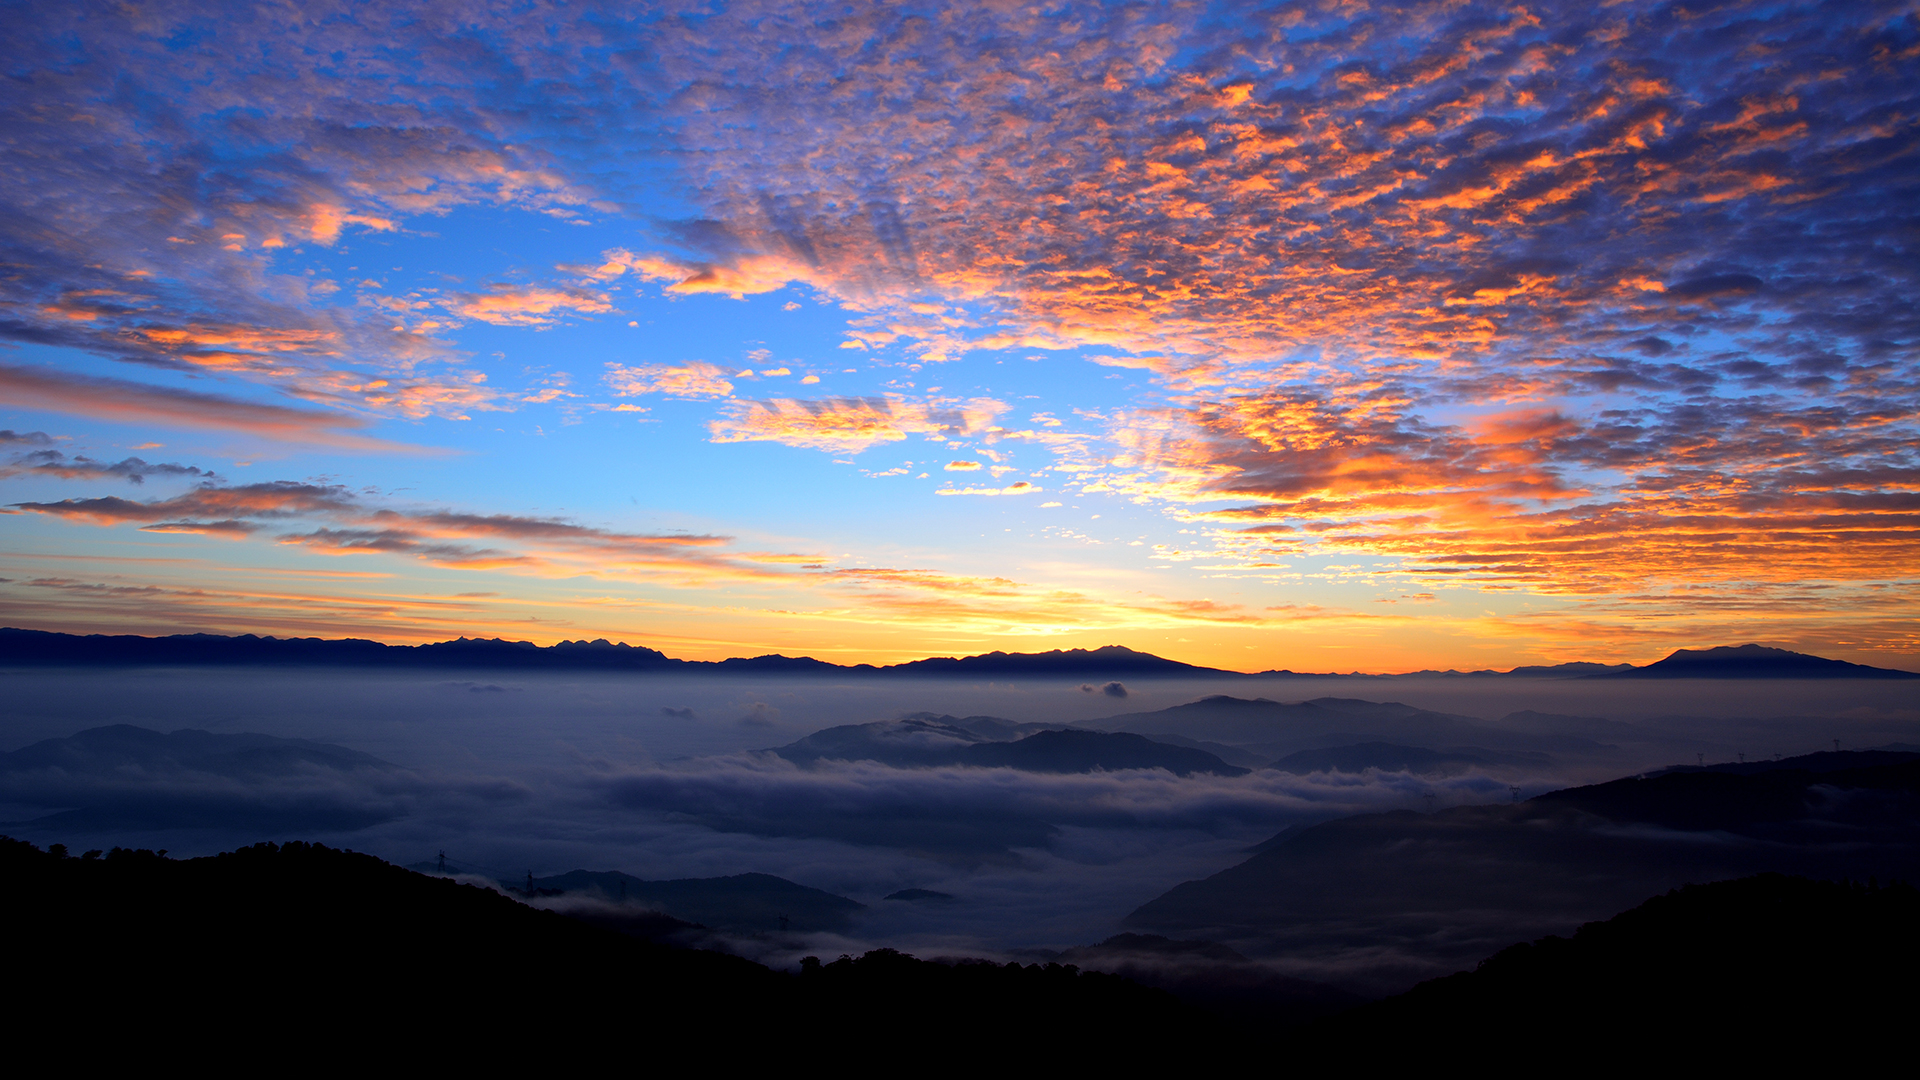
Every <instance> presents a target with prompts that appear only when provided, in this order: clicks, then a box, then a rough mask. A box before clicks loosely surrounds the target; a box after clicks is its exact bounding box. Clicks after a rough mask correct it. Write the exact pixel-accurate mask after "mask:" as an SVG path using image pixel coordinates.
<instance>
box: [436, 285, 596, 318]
mask: <svg viewBox="0 0 1920 1080" xmlns="http://www.w3.org/2000/svg"><path fill="white" fill-rule="evenodd" d="M447 310H448V311H451V312H452V313H453V314H454V315H457V316H459V317H460V318H463V319H476V320H478V321H480V322H484V323H491V324H493V325H494V326H532V327H548V326H553V325H556V324H557V323H558V322H559V321H560V319H561V318H563V317H564V316H567V315H605V314H607V313H609V312H611V311H612V310H613V303H612V301H610V300H609V299H608V298H607V297H606V296H605V295H604V294H601V293H592V292H588V291H586V290H584V289H564V288H556V287H552V286H538V285H496V286H494V287H493V288H492V289H491V290H489V291H487V292H484V293H464V294H461V295H458V296H455V297H452V298H450V299H449V300H448V301H447Z"/></svg>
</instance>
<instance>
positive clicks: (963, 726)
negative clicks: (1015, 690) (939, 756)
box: [900, 712, 1059, 742]
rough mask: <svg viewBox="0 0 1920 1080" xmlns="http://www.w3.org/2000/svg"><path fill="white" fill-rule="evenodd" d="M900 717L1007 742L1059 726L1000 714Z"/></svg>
mask: <svg viewBox="0 0 1920 1080" xmlns="http://www.w3.org/2000/svg"><path fill="white" fill-rule="evenodd" d="M900 719H902V720H925V721H927V722H929V723H934V724H945V725H946V726H948V727H953V728H959V729H960V730H962V731H970V732H972V733H973V734H975V735H978V736H980V737H981V738H982V739H989V740H992V741H995V742H1007V741H1010V740H1012V739H1017V738H1019V737H1020V736H1022V735H1031V734H1033V733H1034V732H1036V731H1046V730H1047V729H1048V728H1050V727H1058V726H1059V725H1057V724H1040V723H1025V724H1023V723H1020V722H1018V721H1015V720H1006V719H1002V718H1001V717H998V716H949V715H947V714H945V713H930V712H917V713H908V714H907V715H905V716H903V717H901V718H900Z"/></svg>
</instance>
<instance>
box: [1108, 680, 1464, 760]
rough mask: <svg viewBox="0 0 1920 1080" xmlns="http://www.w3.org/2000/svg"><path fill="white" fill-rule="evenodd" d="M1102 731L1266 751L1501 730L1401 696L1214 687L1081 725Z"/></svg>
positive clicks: (1285, 751) (1274, 751) (1279, 751)
mask: <svg viewBox="0 0 1920 1080" xmlns="http://www.w3.org/2000/svg"><path fill="white" fill-rule="evenodd" d="M1076 726H1081V727H1087V728H1093V729H1095V730H1100V731H1126V732H1133V733H1136V734H1140V735H1145V736H1147V737H1148V738H1156V737H1158V736H1160V735H1161V734H1162V733H1172V734H1174V735H1179V736H1181V737H1183V738H1186V739H1193V740H1205V741H1208V742H1219V743H1226V744H1228V745H1233V746H1242V747H1256V748H1273V749H1272V753H1271V754H1270V755H1269V756H1273V755H1278V754H1284V753H1291V752H1292V751H1294V750H1298V749H1302V748H1304V747H1308V746H1316V745H1325V744H1327V743H1330V742H1331V743H1334V744H1336V745H1337V744H1340V743H1354V742H1359V741H1366V740H1367V737H1368V736H1374V737H1376V738H1378V739H1379V740H1380V741H1401V740H1407V741H1412V740H1419V741H1423V742H1424V741H1426V740H1429V739H1435V738H1446V739H1449V740H1450V741H1451V740H1453V739H1462V740H1464V739H1469V738H1472V737H1473V736H1474V735H1476V734H1486V735H1489V736H1491V737H1500V735H1501V733H1499V732H1496V731H1493V730H1492V729H1489V728H1487V727H1486V726H1485V725H1483V724H1482V723H1481V722H1480V721H1479V720H1477V719H1475V718H1473V717H1469V716H1452V715H1449V714H1446V713H1437V712H1430V711H1427V710H1425V709H1416V708H1413V707H1412V706H1409V705H1402V704H1400V703H1398V702H1385V703H1382V702H1373V701H1362V700H1359V699H1357V698H1332V697H1325V698H1315V699H1314V700H1312V701H1298V702H1279V701H1270V700H1268V699H1266V698H1253V699H1247V698H1237V697H1230V696H1228V695H1225V694H1216V695H1213V696H1211V697H1206V698H1202V699H1200V700H1198V701H1192V702H1188V703H1187V704H1184V705H1175V706H1173V707H1172V708H1168V709H1160V710H1157V711H1154V712H1141V713H1124V714H1121V715H1119V716H1108V717H1104V718H1102V719H1099V720H1089V721H1087V722H1086V723H1084V724H1081V725H1076Z"/></svg>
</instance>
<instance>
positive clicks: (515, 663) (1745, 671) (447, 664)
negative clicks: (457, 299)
mask: <svg viewBox="0 0 1920 1080" xmlns="http://www.w3.org/2000/svg"><path fill="white" fill-rule="evenodd" d="M0 664H4V665H16V666H75V665H78V666H101V667H127V666H161V665H173V666H270V665H292V666H341V667H375V668H440V669H486V670H497V671H682V672H710V673H717V674H733V675H755V674H759V675H840V676H870V675H871V676H934V677H940V678H996V677H997V678H1054V677H1060V678H1076V679H1079V678H1105V679H1120V678H1133V679H1160V678H1209V679H1219V678H1244V679H1362V680H1379V679H1391V678H1424V677H1435V676H1440V677H1462V678H1466V677H1493V676H1503V677H1516V676H1517V677H1525V678H1625V677H1648V678H1695V679H1699V678H1869V679H1886V678H1920V674H1916V673H1914V672H1908V671H1895V670H1892V669H1889V668H1876V667H1867V666H1865V665H1861V664H1849V663H1846V662H1844V661H1840V660H1826V659H1823V658H1821V657H1817V656H1808V655H1807V654H1805V653H1795V652H1788V651H1786V650H1782V649H1766V648H1762V647H1761V646H1759V645H1741V646H1738V647H1734V646H1721V647H1719V648H1715V649H1707V650H1704V651H1700V652H1690V651H1689V650H1686V649H1681V650H1679V651H1678V652H1675V653H1674V654H1673V655H1672V656H1669V657H1668V658H1667V659H1665V660H1662V661H1660V662H1658V663H1655V664H1650V665H1648V666H1646V667H1644V668H1635V667H1633V666H1632V665H1629V664H1614V665H1606V664H1592V663H1585V662H1577V661H1576V662H1573V663H1566V664H1555V665H1550V666H1539V665H1535V666H1528V667H1517V668H1514V669H1513V670H1511V671H1506V672H1499V671H1492V670H1483V671H1470V672H1459V671H1417V672H1411V673H1408V674H1404V675H1397V676H1394V675H1363V674H1361V673H1359V672H1352V673H1348V674H1340V673H1336V672H1326V673H1312V672H1295V671H1289V670H1284V669H1281V670H1271V671H1261V672H1254V673H1247V672H1239V671H1226V670H1222V669H1219V668H1210V667H1201V666H1198V665H1195V664H1185V663H1181V662H1180V661H1178V660H1168V659H1165V658H1164V657H1159V656H1154V655H1153V654H1152V653H1144V652H1137V651H1135V650H1133V649H1129V648H1125V647H1124V646H1119V645H1107V646H1103V647H1101V648H1098V649H1054V650H1051V651H1048V652H1043V653H1008V652H990V653H983V654H980V655H978V656H963V657H952V656H939V657H929V658H927V659H925V660H913V661H909V662H907V663H902V664H888V665H878V666H876V665H873V664H849V665H842V664H832V663H828V662H827V661H824V660H815V659H813V658H812V657H809V656H781V655H778V654H773V655H767V656H749V657H734V658H731V659H727V660H677V659H675V658H673V657H670V656H668V655H666V654H665V653H663V652H660V651H659V650H657V649H649V648H646V647H645V646H640V645H628V644H625V643H624V642H622V643H617V644H616V643H613V642H609V641H607V640H606V639H604V638H601V639H596V640H594V641H562V642H560V643H558V644H555V645H549V646H544V647H543V646H539V645H535V644H533V643H532V642H529V641H505V640H502V639H500V638H485V639H483V638H464V637H463V638H459V639H457V640H454V641H440V642H434V643H431V644H426V645H388V644H384V643H382V642H378V641H367V640H364V639H360V638H341V639H324V638H276V637H259V636H256V635H253V634H241V635H239V636H235V637H225V636H221V635H218V634H175V635H172V636H168V637H154V638H149V637H138V636H134V635H125V634H123V635H103V634H89V635H86V636H79V635H74V634H60V633H52V632H48V631H44V630H23V629H17V628H14V627H0ZM1121 696H1124V695H1121Z"/></svg>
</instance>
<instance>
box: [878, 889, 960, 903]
mask: <svg viewBox="0 0 1920 1080" xmlns="http://www.w3.org/2000/svg"><path fill="white" fill-rule="evenodd" d="M884 899H887V900H905V901H908V902H909V903H912V902H927V901H931V902H934V903H939V902H941V901H945V900H951V899H953V894H952V893H943V892H939V891H937V890H934V889H901V890H900V891H899V892H890V893H888V894H887V895H886V896H885V897H884Z"/></svg>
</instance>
